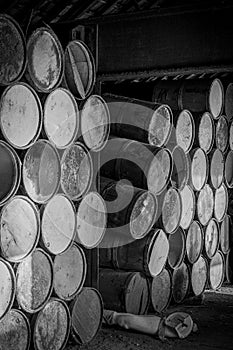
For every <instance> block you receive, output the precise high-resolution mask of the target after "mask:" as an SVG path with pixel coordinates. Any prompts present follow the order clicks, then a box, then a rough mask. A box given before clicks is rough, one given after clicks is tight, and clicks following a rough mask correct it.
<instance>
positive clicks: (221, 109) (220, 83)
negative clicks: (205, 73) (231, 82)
mask: <svg viewBox="0 0 233 350" xmlns="http://www.w3.org/2000/svg"><path fill="white" fill-rule="evenodd" d="M216 83H218V85H219V87H220V90H221V93H222V103H221V108H220V111H219V113H218V114H217V115H216V116H215V115H214V113H213V112H212V111H211V103H210V96H211V89H212V87H213V85H214V84H216ZM224 100H225V96H224V88H223V84H222V82H221V80H220V79H219V78H215V79H213V80H212V82H211V85H210V91H209V94H208V106H209V110H210V112H211V114H212V116H213V118H214V119H215V120H217V119H218V118H219V117H220V115H221V114H222V111H223V108H224Z"/></svg>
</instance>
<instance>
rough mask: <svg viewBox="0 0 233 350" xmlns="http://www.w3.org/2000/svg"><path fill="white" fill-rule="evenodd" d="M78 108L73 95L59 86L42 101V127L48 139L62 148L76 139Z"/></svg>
mask: <svg viewBox="0 0 233 350" xmlns="http://www.w3.org/2000/svg"><path fill="white" fill-rule="evenodd" d="M79 114H80V113H79V108H78V105H77V102H76V100H75V98H74V97H73V95H72V94H71V93H70V92H69V91H68V90H66V89H64V88H62V87H59V88H57V89H55V90H53V91H52V92H50V94H49V95H48V96H47V98H46V100H45V103H44V129H45V133H46V136H47V137H48V139H49V141H50V142H51V143H52V144H54V145H55V146H56V147H57V148H59V149H64V148H66V147H68V146H70V145H71V143H72V142H74V141H76V139H77V137H78V131H79Z"/></svg>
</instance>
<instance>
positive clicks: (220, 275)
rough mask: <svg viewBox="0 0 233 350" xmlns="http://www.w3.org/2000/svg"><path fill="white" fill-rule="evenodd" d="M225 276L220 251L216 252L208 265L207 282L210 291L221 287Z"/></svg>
mask: <svg viewBox="0 0 233 350" xmlns="http://www.w3.org/2000/svg"><path fill="white" fill-rule="evenodd" d="M224 275H225V266H224V256H223V254H222V253H221V252H220V251H217V252H216V253H215V255H214V256H213V257H212V259H211V260H210V263H209V271H208V277H209V278H208V280H209V286H210V288H211V289H214V290H216V289H218V288H220V287H221V285H222V283H223V280H224Z"/></svg>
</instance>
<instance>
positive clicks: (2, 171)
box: [0, 140, 21, 206]
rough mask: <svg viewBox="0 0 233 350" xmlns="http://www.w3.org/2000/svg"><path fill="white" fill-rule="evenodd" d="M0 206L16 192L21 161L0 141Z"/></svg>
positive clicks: (8, 146)
mask: <svg viewBox="0 0 233 350" xmlns="http://www.w3.org/2000/svg"><path fill="white" fill-rule="evenodd" d="M0 154H1V157H0V184H1V185H0V206H1V205H3V204H4V203H5V202H7V200H9V199H10V198H11V197H12V196H14V194H15V193H16V192H17V190H18V188H19V184H20V181H21V161H20V159H19V157H18V155H17V153H16V152H15V150H14V149H13V148H12V147H11V146H10V145H9V144H7V143H6V142H4V141H1V140H0Z"/></svg>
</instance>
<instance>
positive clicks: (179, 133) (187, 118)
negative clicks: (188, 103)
mask: <svg viewBox="0 0 233 350" xmlns="http://www.w3.org/2000/svg"><path fill="white" fill-rule="evenodd" d="M194 136H195V125H194V120H193V116H192V114H191V112H190V111H188V110H187V109H184V110H183V111H181V112H180V114H179V116H178V119H177V122H176V140H177V144H178V145H179V146H180V147H181V148H183V150H184V151H185V152H186V153H187V152H189V151H190V149H191V148H192V146H193V141H194Z"/></svg>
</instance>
